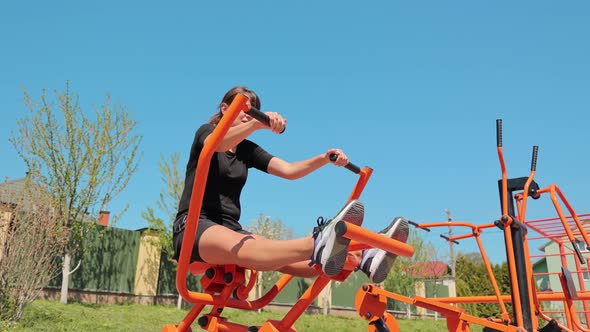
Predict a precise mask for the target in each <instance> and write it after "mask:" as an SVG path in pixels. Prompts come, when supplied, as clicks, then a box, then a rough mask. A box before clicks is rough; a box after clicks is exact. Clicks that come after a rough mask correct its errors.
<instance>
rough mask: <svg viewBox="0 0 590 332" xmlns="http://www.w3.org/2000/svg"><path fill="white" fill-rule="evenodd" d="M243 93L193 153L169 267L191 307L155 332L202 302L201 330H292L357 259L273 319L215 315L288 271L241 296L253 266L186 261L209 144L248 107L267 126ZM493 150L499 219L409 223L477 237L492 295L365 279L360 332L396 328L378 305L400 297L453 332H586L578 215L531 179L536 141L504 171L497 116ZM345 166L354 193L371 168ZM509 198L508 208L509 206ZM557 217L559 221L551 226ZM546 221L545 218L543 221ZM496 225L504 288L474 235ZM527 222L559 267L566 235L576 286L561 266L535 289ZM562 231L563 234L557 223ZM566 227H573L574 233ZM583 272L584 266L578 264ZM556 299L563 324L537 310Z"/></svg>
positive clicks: (364, 242)
mask: <svg viewBox="0 0 590 332" xmlns="http://www.w3.org/2000/svg"><path fill="white" fill-rule="evenodd" d="M246 101H247V98H246V97H244V96H242V95H238V96H237V97H236V98H235V100H234V102H233V103H232V104H231V105H230V107H229V108H228V111H227V112H226V114H225V116H224V117H223V118H222V120H221V122H220V123H219V124H218V125H217V127H216V129H215V130H214V132H213V133H212V134H211V136H210V138H209V139H208V140H207V144H205V146H204V148H203V150H202V153H201V156H200V158H199V162H198V167H197V171H196V176H195V185H194V187H193V188H194V189H193V194H192V198H191V205H190V209H189V215H188V218H187V223H186V228H185V235H184V237H185V238H184V239H183V246H182V250H181V253H180V259H179V262H178V272H177V280H176V281H177V288H178V291H179V293H180V295H182V297H183V298H184V299H185V300H187V301H188V302H191V303H194V306H193V308H192V309H191V310H190V311H189V313H188V314H187V315H186V317H185V318H184V319H183V320H182V322H180V323H179V324H178V325H166V326H165V327H164V328H163V329H162V331H168V332H172V331H190V330H191V327H190V326H191V324H192V323H193V322H194V320H195V319H196V318H197V316H198V315H199V314H200V313H201V311H202V310H203V308H204V307H205V306H206V305H211V306H212V309H211V311H210V312H209V313H208V314H205V315H202V316H200V318H199V319H198V324H199V326H200V327H201V328H202V329H205V330H207V331H260V332H271V331H281V332H282V331H296V330H295V328H294V327H293V325H294V324H295V322H296V320H297V319H298V318H299V317H300V316H301V315H302V314H303V312H304V311H305V310H306V309H307V308H308V306H309V305H310V304H311V303H312V302H313V300H314V299H315V298H316V297H317V296H318V295H319V293H320V291H321V290H322V289H323V288H324V287H325V286H326V285H327V284H328V283H329V282H330V280H332V279H333V280H337V281H343V280H345V279H346V278H347V277H348V276H349V274H350V273H351V272H352V271H353V270H354V269H355V267H356V266H357V265H358V261H357V259H356V258H354V256H353V255H349V256H348V258H347V262H346V264H345V267H344V269H343V271H342V272H341V273H340V274H339V275H337V276H334V277H332V278H329V277H327V276H325V275H324V274H322V273H321V271H320V269H318V268H317V266H316V269H318V271H319V272H320V275H319V276H318V277H317V278H316V280H315V281H314V282H313V283H312V284H311V286H309V288H308V289H307V291H306V292H305V293H304V294H303V295H302V296H301V298H300V299H299V300H298V301H297V303H295V304H294V305H293V307H292V308H291V310H290V311H289V312H287V314H286V315H285V316H284V317H283V319H282V320H280V321H274V320H269V321H266V322H265V323H264V324H263V325H262V326H244V325H240V324H236V323H231V322H228V321H227V319H225V318H223V317H221V316H220V315H221V313H222V311H223V309H224V308H225V307H230V308H237V309H245V310H256V309H259V308H262V307H264V306H265V305H267V304H268V303H270V302H271V300H272V299H273V298H274V297H275V296H276V295H277V294H278V293H279V292H281V291H282V290H283V289H284V287H285V286H286V285H287V284H288V283H289V282H290V281H291V279H292V278H293V277H292V276H290V275H283V277H282V278H280V279H279V280H278V281H277V283H276V284H275V285H274V287H272V288H271V289H270V290H269V291H268V292H267V293H266V294H265V295H264V296H262V297H261V298H259V299H257V300H254V301H248V300H246V298H247V294H248V293H249V291H250V290H251V289H252V287H253V286H254V285H253V284H254V282H253V280H255V276H256V271H250V272H249V280H250V281H249V282H247V283H246V278H245V272H246V270H245V269H244V268H242V267H237V266H234V265H226V266H210V265H208V264H204V263H193V264H190V263H189V260H190V253H191V252H192V246H193V243H194V236H195V231H196V229H197V223H198V215H199V212H200V209H201V203H202V198H203V194H204V189H205V188H204V184H205V183H206V179H207V174H208V168H209V162H210V159H211V157H212V155H213V152H214V151H215V149H216V147H217V146H218V145H219V143H220V142H221V140H222V138H223V136H224V135H225V134H226V132H227V131H228V130H229V128H230V126H231V123H232V122H233V121H234V119H235V118H236V117H237V115H238V114H239V112H241V111H244V112H248V113H249V114H250V115H252V116H253V117H254V118H256V119H257V120H259V121H262V122H265V123H267V124H268V118H265V117H266V116H265V114H263V113H261V112H259V111H258V110H255V109H248V106H247V105H246ZM496 128H497V151H498V157H499V160H500V166H501V170H502V178H501V179H500V180H499V181H498V187H499V192H500V203H501V216H500V218H499V220H496V221H495V222H492V223H489V224H483V225H474V224H472V223H469V222H460V221H446V222H432V223H421V224H417V223H414V222H410V223H411V224H413V225H414V226H416V227H417V228H419V229H423V230H426V231H430V229H431V228H436V227H466V228H468V229H469V230H470V232H469V233H467V234H463V235H457V236H452V237H446V236H442V235H441V237H443V238H444V239H446V240H447V241H452V242H454V243H459V242H458V241H460V240H464V239H468V238H474V239H475V240H476V241H477V244H478V247H479V249H480V253H481V256H482V259H483V262H484V264H485V266H486V270H487V273H488V277H489V279H490V282H491V283H492V286H493V289H494V294H495V295H492V296H470V297H449V298H423V297H419V296H414V297H411V298H410V297H406V296H403V295H400V294H395V293H392V292H388V291H385V290H383V289H381V288H380V287H379V286H377V285H372V284H365V285H363V286H362V287H361V289H359V290H358V292H357V294H356V297H355V307H356V310H357V312H358V314H359V316H361V317H362V318H363V319H365V320H367V321H368V331H379V332H385V331H393V332H399V327H398V325H397V322H396V319H395V317H394V316H392V315H391V314H390V313H388V312H387V311H386V301H387V299H388V298H389V299H392V300H394V301H400V302H404V303H407V304H410V305H414V306H419V307H423V308H426V309H428V310H432V311H436V312H439V313H440V314H441V315H442V316H443V317H445V318H446V321H447V329H448V330H449V331H453V332H466V331H470V324H476V325H481V326H484V331H486V332H491V331H519V332H525V331H526V332H534V331H539V332H556V331H590V329H588V328H587V327H584V324H583V323H581V321H580V319H579V318H578V316H577V315H578V311H577V310H576V308H575V306H574V301H581V302H582V303H583V306H584V310H583V314H585V315H586V316H585V321H586V325H587V324H588V320H589V319H590V310H588V301H589V300H590V292H587V291H586V290H585V288H584V285H583V280H582V276H581V273H582V272H581V271H583V270H582V268H581V266H580V264H583V263H584V262H585V260H584V256H583V254H582V253H581V252H580V250H579V249H578V247H577V245H575V244H577V243H578V242H580V240H579V239H577V238H576V237H575V236H576V235H579V236H581V237H582V240H583V243H584V244H585V247H586V248H588V249H590V247H589V241H588V239H589V238H588V235H587V233H586V229H585V228H584V225H583V224H582V222H581V221H580V219H579V217H578V215H576V213H575V211H574V210H573V208H572V207H571V205H570V204H569V202H568V201H567V200H566V198H565V196H564V195H563V193H562V192H561V190H559V188H558V187H557V186H556V185H554V184H552V185H550V186H548V187H547V188H540V187H539V186H538V184H537V183H536V182H535V181H534V175H535V169H536V162H537V153H538V147H534V148H533V161H532V164H531V172H530V174H529V176H528V177H523V178H515V179H509V178H508V177H507V172H506V167H505V163H504V156H503V150H502V149H503V147H502V122H501V120H497V122H496ZM347 168H348V169H350V170H352V171H353V172H355V173H357V174H359V179H358V181H357V183H356V185H355V187H354V189H353V191H352V193H351V195H350V197H349V198H348V199H349V200H351V199H358V198H359V197H360V195H361V193H362V191H363V189H364V187H365V185H366V183H367V182H368V180H369V178H370V176H371V173H372V169H371V168H368V167H365V168H363V169H360V168H358V167H356V166H354V165H352V164H351V165H349V166H347ZM546 193H549V194H550V197H551V200H552V202H553V204H554V206H555V209H556V212H557V214H558V219H543V220H531V221H525V215H526V209H527V201H528V198H529V197H532V198H534V199H538V198H539V197H540V196H541V195H542V194H546ZM558 198H559V199H560V200H561V202H563V204H564V205H565V206H566V208H567V209H568V211H569V213H570V216H565V215H564V213H563V210H562V208H561V206H560V203H559V200H558ZM515 202H516V206H515ZM555 220H558V221H559V223H560V225H559V226H560V227H557V226H556V225H555ZM551 222H553V224H552V223H551ZM494 227H498V228H500V229H501V230H502V231H503V232H504V242H505V246H506V254H507V259H508V270H509V278H510V287H511V294H510V295H505V294H501V293H500V290H499V288H498V285H497V281H496V278H495V276H494V274H493V272H492V268H491V265H490V262H489V260H488V258H487V254H486V252H485V249H484V246H483V244H482V241H481V238H480V237H481V235H482V234H483V233H484V231H485V230H487V229H490V228H494ZM529 228H531V229H533V230H535V231H537V232H538V233H539V234H541V235H543V236H544V239H546V240H551V241H554V242H557V243H558V244H559V246H560V255H561V257H562V265H563V266H564V267H565V266H567V262H566V260H565V256H566V253H564V239H567V241H568V242H569V243H571V244H572V245H573V247H574V249H575V252H576V257H577V258H578V260H576V268H577V272H576V274H577V275H578V281H579V284H580V288H581V289H580V291H577V290H576V289H575V284H574V282H573V277H572V275H571V273H570V272H569V270H567V268H564V269H563V270H562V272H561V273H559V278H560V281H561V284H562V285H563V289H564V291H562V292H547V291H545V292H538V291H537V289H536V286H537V285H536V283H535V280H534V275H533V271H532V263H531V257H532V256H531V255H530V251H529V240H531V239H532V238H529V237H528V229H529ZM558 228H560V229H563V230H565V233H562V232H559V231H557V229H558ZM337 229H338V230H339V231H338V233H339V235H340V236H345V237H347V238H349V239H351V240H352V241H351V244H350V248H349V250H350V251H355V250H361V249H367V248H371V247H378V248H381V249H384V250H387V251H389V252H392V253H395V254H397V255H400V256H404V257H409V256H411V255H413V248H412V247H411V246H409V245H407V244H405V243H400V242H397V241H395V240H392V239H388V238H385V237H383V236H380V235H379V234H377V233H375V232H371V231H369V230H366V229H363V228H362V227H359V226H356V225H353V224H349V223H347V222H345V221H341V222H340V225H338V227H337ZM573 229H577V231H574V230H573ZM189 270H190V271H192V272H193V273H202V272H203V271H205V274H204V275H203V277H202V278H201V285H202V287H203V290H204V293H199V292H192V291H189V290H188V289H187V287H186V277H187V273H188V271H189ZM586 272H589V273H590V271H588V269H587V268H586ZM545 301H559V302H563V304H564V310H563V312H562V313H563V314H564V315H565V316H566V319H565V321H564V322H562V321H558V320H556V319H554V318H552V317H550V314H553V312H549V311H547V312H544V311H543V308H542V306H541V302H545ZM507 302H510V303H512V307H513V310H512V311H513V312H512V316H511V314H510V313H509V312H508V310H507V307H506V303H507ZM466 303H497V304H498V305H499V307H500V317H498V318H481V317H475V316H472V315H469V314H468V313H467V312H466V311H465V309H462V308H461V307H460V305H461V304H466ZM540 320H544V321H547V322H548V324H546V325H545V326H544V327H540V326H539V321H540Z"/></svg>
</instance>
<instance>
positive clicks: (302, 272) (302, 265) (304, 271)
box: [279, 260, 319, 278]
mask: <svg viewBox="0 0 590 332" xmlns="http://www.w3.org/2000/svg"><path fill="white" fill-rule="evenodd" d="M309 262H310V261H309V260H307V261H303V262H297V263H293V264H289V265H286V266H283V267H281V268H280V269H279V272H282V273H286V274H290V275H292V276H295V277H301V278H312V277H317V276H318V274H319V273H318V271H317V270H316V269H314V268H313V267H311V266H309Z"/></svg>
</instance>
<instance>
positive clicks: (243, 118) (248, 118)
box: [220, 96, 253, 127]
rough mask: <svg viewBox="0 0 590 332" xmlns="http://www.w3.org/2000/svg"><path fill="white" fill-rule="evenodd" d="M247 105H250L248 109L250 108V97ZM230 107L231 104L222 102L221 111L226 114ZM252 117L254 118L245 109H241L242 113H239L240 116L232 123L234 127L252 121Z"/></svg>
mask: <svg viewBox="0 0 590 332" xmlns="http://www.w3.org/2000/svg"><path fill="white" fill-rule="evenodd" d="M248 97H249V96H248ZM246 105H248V109H250V107H251V105H250V100H249V99H248V101H247V102H246ZM228 108H229V105H227V104H226V103H222V104H221V107H220V109H221V113H223V114H225V111H227V109H228ZM252 119H253V118H252V117H251V116H250V115H248V114H246V113H245V112H244V111H240V114H238V116H237V117H236V119H235V120H234V122H233V123H232V127H233V126H237V125H239V124H241V123H246V122H249V121H252Z"/></svg>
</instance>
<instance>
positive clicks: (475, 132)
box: [0, 1, 590, 262]
mask: <svg viewBox="0 0 590 332" xmlns="http://www.w3.org/2000/svg"><path fill="white" fill-rule="evenodd" d="M589 10H590V4H588V2H583V1H569V2H556V1H521V2H512V1H454V2H444V1H405V2H400V1H370V2H362V3H361V2H358V1H291V2H279V1H250V2H247V3H244V2H242V1H207V2H204V1H176V2H173V3H166V4H164V3H163V2H161V1H160V2H156V1H142V2H133V1H125V2H122V1H101V2H96V3H91V2H79V1H57V2H42V1H38V2H32V1H11V2H4V3H3V4H2V5H0V37H1V38H0V40H1V45H2V51H1V52H0V112H1V113H0V114H2V116H1V118H0V156H1V158H0V160H2V163H1V164H0V165H1V166H0V175H2V176H9V177H11V178H19V177H22V176H23V175H24V172H25V169H24V164H23V163H22V162H21V161H20V160H19V159H18V156H17V154H16V152H15V151H14V149H13V148H12V146H11V145H10V143H9V142H8V138H9V137H10V136H11V135H12V134H11V131H13V130H15V128H16V126H15V123H16V120H17V119H19V118H20V117H22V115H23V114H24V112H25V110H26V108H25V106H24V103H23V92H22V89H26V90H27V91H28V92H29V93H30V94H31V95H32V96H33V98H37V99H38V97H39V95H40V91H41V89H43V88H46V89H48V90H54V89H57V90H63V87H64V85H65V81H66V80H69V81H70V84H71V85H70V86H71V89H72V90H73V91H75V92H77V93H78V94H79V95H80V101H81V105H82V106H83V107H84V108H85V109H86V110H88V111H90V110H91V109H92V106H93V105H98V104H100V103H102V102H103V101H104V99H105V96H106V94H110V95H111V96H112V98H113V99H114V100H115V101H117V102H118V103H120V104H122V105H125V106H126V107H127V110H128V111H129V113H130V114H131V116H132V117H133V118H134V119H136V120H137V121H138V123H139V124H138V126H137V131H136V133H137V134H140V135H143V143H142V147H141V149H142V150H143V151H144V157H143V160H142V162H141V164H140V168H139V171H138V172H137V174H136V175H135V176H134V178H133V179H132V181H131V183H130V184H129V186H128V187H127V189H126V190H125V192H124V193H123V194H122V195H120V196H119V197H118V198H117V201H116V202H113V203H112V204H111V205H110V206H109V210H111V212H112V213H114V214H117V212H118V211H119V210H120V209H121V207H122V206H124V205H125V204H126V203H129V204H130V209H129V211H128V212H127V213H126V214H125V215H124V216H123V218H122V220H121V221H120V222H119V223H118V227H122V228H129V229H137V228H142V227H145V226H146V223H145V221H143V220H142V219H141V217H140V212H141V211H142V210H144V209H145V208H146V207H147V206H149V205H152V204H154V202H155V201H156V200H157V197H158V194H159V192H160V188H161V187H162V183H161V181H160V176H159V173H158V168H157V162H158V159H159V156H160V154H164V155H169V154H171V153H173V152H180V153H181V154H182V159H181V163H182V164H183V167H184V164H185V162H186V160H187V156H188V151H189V148H190V145H191V141H192V138H193V135H194V132H195V130H196V129H197V128H198V126H199V125H200V124H202V123H203V122H205V121H206V120H207V119H208V118H209V116H210V115H211V114H212V113H213V112H215V109H216V106H217V104H218V103H219V101H220V99H221V97H222V95H223V94H224V93H225V91H227V90H228V89H229V88H231V87H232V86H235V85H239V84H244V85H247V86H249V87H250V88H252V89H254V90H255V91H257V93H258V94H259V96H260V97H261V100H262V109H263V110H266V111H276V112H279V113H281V114H283V115H284V116H285V118H287V120H288V129H287V132H286V133H285V134H283V135H274V134H272V133H271V132H270V131H260V132H256V133H255V134H254V135H252V137H251V139H252V140H254V141H256V142H257V143H259V144H260V145H261V146H263V147H265V148H266V149H267V150H268V151H269V152H271V153H273V154H275V155H277V156H280V157H281V158H283V159H286V160H288V161H296V160H300V159H304V158H308V157H311V156H314V155H316V154H320V153H323V152H324V151H325V150H326V149H328V148H330V147H340V148H342V149H343V150H344V151H345V152H347V154H348V155H349V157H350V159H351V160H352V161H353V162H354V163H356V164H358V165H360V166H365V165H367V166H370V167H372V168H373V169H374V174H373V176H372V178H371V180H370V181H369V184H368V185H367V187H366V190H365V192H364V194H363V196H362V197H361V200H362V201H363V202H364V204H365V207H366V216H365V223H364V225H365V226H366V227H367V228H369V229H373V230H379V229H381V228H382V227H385V226H386V225H387V224H388V223H389V222H390V221H391V220H392V218H393V217H395V216H398V215H401V216H405V217H407V218H410V219H412V220H415V221H417V222H429V221H442V220H446V214H445V213H444V211H445V209H449V210H451V211H452V216H453V219H455V220H463V221H470V222H473V223H475V224H479V223H487V222H491V221H493V220H495V219H498V217H499V213H500V211H499V201H498V192H497V182H496V181H497V180H498V178H499V177H500V175H501V173H500V167H499V163H498V158H497V153H496V146H495V120H496V119H497V118H502V119H503V120H504V150H505V157H506V162H507V167H508V175H509V176H510V177H520V176H526V175H528V173H529V167H530V156H531V150H532V146H533V145H539V146H540V151H539V160H538V165H537V177H536V179H537V181H538V182H539V184H540V185H541V186H546V185H548V184H549V183H556V184H558V185H559V186H560V188H561V189H562V190H563V191H564V192H565V194H566V195H567V197H568V198H569V200H570V202H571V203H572V204H573V206H574V207H575V208H576V209H577V210H578V212H580V213H582V212H590V206H589V205H590V202H589V194H588V191H587V189H586V188H587V186H588V184H589V183H590V175H589V174H588V172H587V170H588V166H587V165H588V163H589V157H588V142H589V141H590V131H588V120H589V117H590V115H588V114H590V93H589V90H590V61H588V59H590V54H589V53H590V44H589V42H588V41H589V40H590V38H589V36H588V35H589V32H590V20H588V14H589ZM355 181H356V177H355V176H354V175H353V174H352V173H350V172H347V171H346V170H344V169H342V168H336V167H332V166H327V167H324V168H322V169H321V170H319V171H317V172H315V173H313V174H312V175H310V176H308V177H306V178H304V179H301V180H298V181H287V180H282V179H278V178H273V177H271V176H268V175H266V174H260V173H257V172H255V171H254V172H251V173H250V178H249V183H248V185H247V186H246V188H245V190H244V192H243V199H242V205H243V211H242V220H243V223H245V224H248V223H250V221H251V220H253V219H255V218H257V216H258V214H259V213H264V214H265V215H269V216H271V217H272V218H274V219H276V218H280V219H282V220H283V221H284V222H285V223H286V224H287V225H288V226H289V227H291V228H292V229H293V230H294V232H295V234H296V235H301V236H302V235H305V234H307V233H308V232H309V231H310V230H311V229H312V227H313V225H314V224H315V219H316V218H317V216H319V215H322V216H326V217H328V216H331V215H332V214H334V213H336V212H337V210H338V209H339V208H340V207H341V205H342V204H343V203H344V201H345V200H346V198H347V197H348V195H349V193H350V191H351V189H352V187H353V185H354V183H355ZM554 215H555V212H554V211H553V210H552V207H551V205H550V201H549V199H548V198H543V199H541V200H539V201H534V202H531V203H530V204H529V211H528V216H529V218H542V217H552V216H554ZM443 232H445V230H442V229H441V230H440V231H434V232H432V233H431V234H424V235H425V236H427V239H428V240H430V241H432V242H433V243H434V244H435V246H436V247H437V248H440V250H439V252H440V253H441V256H444V255H446V252H445V250H446V249H447V247H448V246H447V244H446V243H445V242H444V241H443V240H442V239H439V238H438V234H440V233H443ZM463 232H464V231H462V230H456V232H455V233H463ZM484 238H485V241H486V243H487V244H488V248H487V250H488V251H489V254H490V256H491V257H492V260H493V261H495V262H500V261H502V260H504V257H503V256H504V253H503V249H502V248H503V247H502V246H501V245H500V244H499V241H501V239H502V236H501V233H500V231H499V230H491V231H487V232H486V233H485V234H484ZM538 245H540V243H539V244H533V247H535V246H538ZM474 249H475V246H474V244H473V242H472V241H466V242H464V243H462V244H461V245H460V246H459V247H458V250H459V251H464V252H468V251H472V250H474Z"/></svg>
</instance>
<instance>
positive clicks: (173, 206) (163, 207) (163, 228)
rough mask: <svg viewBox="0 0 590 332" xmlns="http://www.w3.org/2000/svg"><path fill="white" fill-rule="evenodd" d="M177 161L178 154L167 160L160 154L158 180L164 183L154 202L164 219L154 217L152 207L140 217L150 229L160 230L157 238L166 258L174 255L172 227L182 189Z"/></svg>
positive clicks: (182, 180)
mask: <svg viewBox="0 0 590 332" xmlns="http://www.w3.org/2000/svg"><path fill="white" fill-rule="evenodd" d="M179 159H180V153H178V152H174V153H172V155H170V159H169V160H168V159H166V157H165V156H164V155H163V154H160V161H159V162H158V168H159V169H160V179H161V180H162V182H163V183H164V187H163V188H162V191H161V192H160V196H159V198H158V200H157V201H156V207H157V208H158V209H159V210H160V211H161V212H164V214H165V217H164V219H162V218H161V217H158V216H156V210H154V208H152V207H148V208H147V210H146V211H143V212H142V213H141V217H142V218H143V219H145V220H146V221H147V223H148V226H149V227H150V228H153V229H158V230H160V232H158V237H159V240H160V243H161V245H162V250H163V252H164V253H165V254H166V255H167V256H168V257H171V256H172V254H173V253H174V249H173V247H172V235H173V234H172V225H173V224H174V219H175V218H176V213H177V211H178V202H180V196H182V190H183V188H184V179H183V177H182V176H181V174H180V172H179V171H178V161H179Z"/></svg>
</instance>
